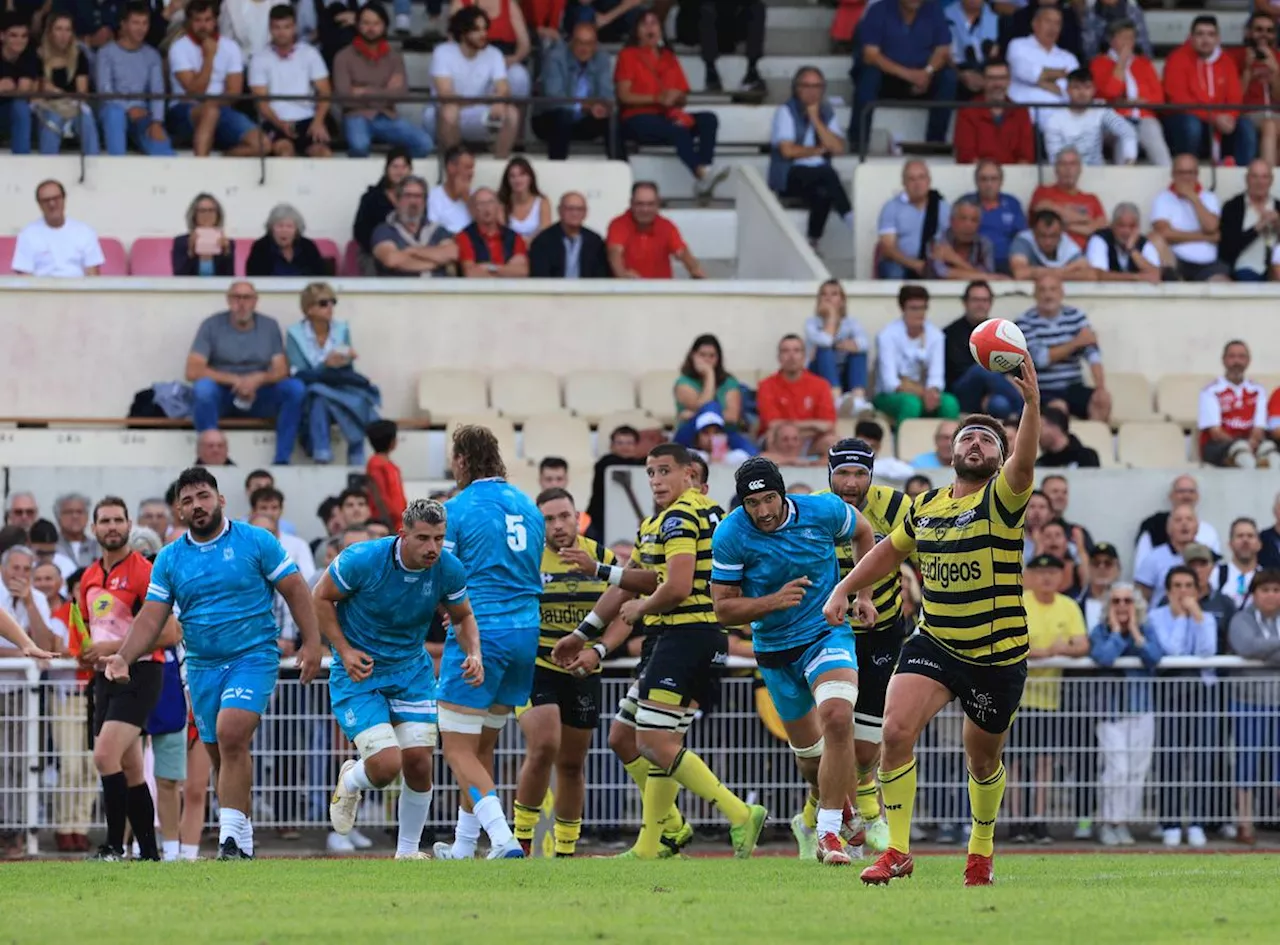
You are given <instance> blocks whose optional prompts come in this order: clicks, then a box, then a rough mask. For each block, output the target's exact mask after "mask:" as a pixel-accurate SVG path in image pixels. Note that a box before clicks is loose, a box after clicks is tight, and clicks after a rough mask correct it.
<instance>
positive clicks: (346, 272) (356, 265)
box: [338, 240, 360, 276]
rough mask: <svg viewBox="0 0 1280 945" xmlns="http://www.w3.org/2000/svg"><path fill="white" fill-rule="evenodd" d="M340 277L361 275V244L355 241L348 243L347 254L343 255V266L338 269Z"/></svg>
mask: <svg viewBox="0 0 1280 945" xmlns="http://www.w3.org/2000/svg"><path fill="white" fill-rule="evenodd" d="M338 275H340V276H359V275H360V244H359V243H357V242H356V241H355V240H350V241H348V242H347V249H346V252H344V253H343V254H342V265H341V266H340V267H338Z"/></svg>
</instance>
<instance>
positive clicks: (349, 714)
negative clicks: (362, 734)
mask: <svg viewBox="0 0 1280 945" xmlns="http://www.w3.org/2000/svg"><path fill="white" fill-rule="evenodd" d="M342 717H343V718H344V719H346V722H347V724H348V725H355V724H356V713H355V710H354V709H347V711H346V712H344V713H343V715H342Z"/></svg>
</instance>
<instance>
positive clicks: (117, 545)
mask: <svg viewBox="0 0 1280 945" xmlns="http://www.w3.org/2000/svg"><path fill="white" fill-rule="evenodd" d="M98 544H99V545H101V546H102V550H103V551H119V550H120V549H121V548H123V547H124V546H125V545H127V544H129V536H128V535H127V534H126V535H122V536H113V537H111V538H99V539H98Z"/></svg>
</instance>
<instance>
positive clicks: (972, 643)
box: [824, 358, 1040, 886]
mask: <svg viewBox="0 0 1280 945" xmlns="http://www.w3.org/2000/svg"><path fill="white" fill-rule="evenodd" d="M1010 380H1011V381H1012V382H1013V383H1014V385H1015V386H1017V388H1018V390H1019V391H1020V392H1021V393H1022V397H1023V400H1024V402H1025V404H1026V406H1025V407H1024V409H1023V412H1022V421H1021V423H1019V425H1018V434H1017V439H1016V441H1015V443H1014V444H1013V452H1012V454H1011V455H1010V454H1009V452H1008V451H1009V443H1008V438H1007V437H1006V435H1005V432H1004V427H1003V426H1002V425H1001V424H1000V421H999V420H996V419H995V418H994V417H989V416H986V415H985V414H973V415H971V416H970V417H969V418H968V419H966V420H965V421H964V424H963V426H961V428H960V430H959V432H957V433H956V436H955V441H954V453H955V457H954V459H953V460H952V466H953V467H954V468H955V473H956V479H955V483H954V484H952V485H951V486H949V487H947V488H945V489H932V490H930V491H928V492H925V493H922V494H921V495H919V496H917V497H916V499H915V502H914V503H913V504H912V507H911V509H910V511H909V512H908V513H907V517H906V519H905V521H903V522H902V524H901V525H899V526H898V527H897V528H896V529H894V531H893V532H892V533H891V534H890V535H889V537H888V539H887V540H885V541H881V542H880V543H878V544H877V545H876V546H875V549H874V550H873V551H872V552H871V553H870V554H868V555H867V556H866V557H865V558H862V559H861V560H860V561H859V562H858V564H857V566H856V567H855V568H854V569H853V571H851V572H850V573H849V575H848V577H846V578H845V579H844V580H842V581H841V582H840V583H839V584H838V585H837V586H836V588H835V590H834V591H833V592H832V594H831V596H830V598H829V599H828V600H827V604H826V607H825V608H824V612H825V614H826V618H827V622H828V623H830V624H832V625H833V626H836V625H840V624H843V623H844V621H845V617H846V614H847V613H848V609H849V595H851V594H857V595H858V599H859V606H862V604H863V602H865V603H867V604H869V603H870V602H871V598H872V594H873V592H874V591H873V589H874V588H875V587H876V585H877V584H879V583H880V582H881V581H882V580H883V579H884V578H885V577H886V576H887V575H889V574H891V573H893V572H895V571H897V570H898V568H899V566H900V565H901V564H902V562H903V561H905V560H906V559H907V557H908V556H909V555H911V554H913V553H914V554H915V556H916V559H917V561H918V562H919V564H920V571H921V589H922V592H923V603H922V611H923V613H922V616H921V620H920V626H919V631H920V632H919V633H917V634H916V635H915V636H913V637H911V639H909V640H908V641H907V642H906V643H905V644H904V645H903V647H902V655H901V656H900V658H899V660H898V668H897V670H896V671H895V673H894V676H893V679H892V680H891V681H890V682H889V691H888V695H887V696H886V702H885V711H884V733H883V744H882V747H881V755H880V790H881V793H882V795H883V797H884V806H885V816H886V818H887V819H888V821H889V849H888V850H886V851H885V852H884V853H883V854H882V855H881V856H880V858H879V859H877V860H876V862H875V863H874V864H873V865H872V866H869V867H867V869H865V870H863V871H862V881H863V882H864V883H874V884H882V883H887V882H889V881H890V880H892V879H896V878H898V877H901V876H910V875H911V872H912V870H913V869H914V862H913V861H912V858H911V811H912V807H913V806H914V804H915V794H916V759H915V755H914V750H915V743H916V739H917V738H919V737H920V733H921V731H922V730H923V729H924V727H925V726H926V725H927V724H928V723H929V721H930V720H931V719H932V718H933V717H934V716H935V715H937V714H938V713H939V712H940V711H942V708H943V707H944V706H945V705H946V704H947V703H948V702H950V701H951V700H952V699H959V700H960V704H961V706H962V708H963V709H964V714H965V722H964V749H965V758H966V760H967V762H968V768H969V803H970V805H971V807H972V808H973V832H972V833H971V834H970V837H969V859H968V862H967V863H966V865H965V871H964V884H965V885H966V886H989V885H991V883H992V881H993V876H992V863H991V860H992V853H993V843H992V838H993V837H994V835H995V823H996V815H997V813H999V810H1000V801H1001V799H1002V798H1003V796H1004V783H1005V771H1004V764H1003V762H1002V760H1001V756H1002V754H1003V751H1004V742H1005V736H1006V735H1007V734H1008V730H1009V725H1010V723H1011V722H1012V721H1013V716H1014V713H1015V712H1016V711H1017V708H1018V703H1019V701H1020V700H1021V698H1022V687H1023V684H1024V683H1025V682H1026V678H1027V662H1026V661H1027V649H1028V644H1027V617H1026V612H1025V611H1024V610H1023V608H1022V556H1023V518H1024V513H1025V511H1026V506H1027V501H1028V499H1030V497H1031V491H1032V489H1033V487H1034V485H1035V461H1036V452H1037V450H1038V448H1039V440H1040V390H1039V387H1038V385H1037V381H1036V372H1035V367H1034V366H1033V365H1032V363H1031V360H1030V359H1029V358H1028V359H1027V360H1025V361H1024V362H1023V365H1022V376H1021V377H1015V376H1012V375H1011V376H1010ZM1006 455H1008V461H1007V462H1006V461H1005V457H1006Z"/></svg>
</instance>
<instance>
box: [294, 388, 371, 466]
mask: <svg viewBox="0 0 1280 945" xmlns="http://www.w3.org/2000/svg"><path fill="white" fill-rule="evenodd" d="M332 431H333V410H332V408H331V407H330V405H329V402H328V401H327V400H325V399H324V398H323V397H313V398H311V406H310V408H309V409H308V410H307V435H308V437H309V438H310V440H311V458H312V459H313V460H315V461H316V462H317V463H329V462H333V433H332ZM347 465H348V466H363V465H364V439H363V438H361V439H360V441H359V442H357V443H348V444H347Z"/></svg>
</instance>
